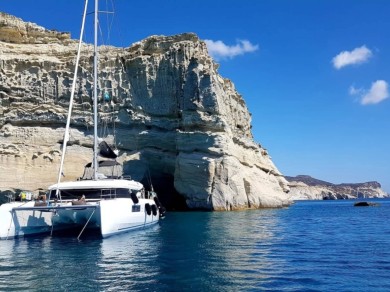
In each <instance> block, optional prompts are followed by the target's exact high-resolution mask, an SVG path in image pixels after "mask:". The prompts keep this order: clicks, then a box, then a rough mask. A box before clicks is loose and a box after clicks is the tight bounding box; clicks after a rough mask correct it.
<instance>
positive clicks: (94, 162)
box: [93, 0, 98, 180]
mask: <svg viewBox="0 0 390 292" xmlns="http://www.w3.org/2000/svg"><path fill="white" fill-rule="evenodd" d="M94 24H95V26H94V33H95V41H94V49H93V53H94V56H93V118H94V120H93V129H94V130H93V137H94V143H93V179H94V180H97V169H98V163H97V147H98V137H97V105H98V96H97V76H98V73H97V64H98V49H97V45H98V43H97V41H98V40H97V37H98V35H97V30H98V0H95V21H94Z"/></svg>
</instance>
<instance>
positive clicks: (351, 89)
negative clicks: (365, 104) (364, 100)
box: [349, 85, 364, 95]
mask: <svg viewBox="0 0 390 292" xmlns="http://www.w3.org/2000/svg"><path fill="white" fill-rule="evenodd" d="M363 92H364V89H363V88H356V87H355V86H354V85H351V86H350V87H349V94H350V95H357V94H363Z"/></svg>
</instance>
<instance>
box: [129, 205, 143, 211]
mask: <svg viewBox="0 0 390 292" xmlns="http://www.w3.org/2000/svg"><path fill="white" fill-rule="evenodd" d="M131 211H132V212H141V206H140V205H133V206H132V207H131Z"/></svg>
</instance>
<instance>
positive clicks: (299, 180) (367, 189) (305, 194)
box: [286, 175, 389, 200]
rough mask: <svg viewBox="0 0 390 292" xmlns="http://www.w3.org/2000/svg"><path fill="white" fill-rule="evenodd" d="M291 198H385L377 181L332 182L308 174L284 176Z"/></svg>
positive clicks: (386, 195)
mask: <svg viewBox="0 0 390 292" xmlns="http://www.w3.org/2000/svg"><path fill="white" fill-rule="evenodd" d="M286 179H287V180H288V181H289V186H290V196H291V197H290V198H291V199H292V200H338V199H356V198H386V197H389V194H387V193H386V192H384V191H383V190H382V188H381V185H380V183H378V182H365V183H354V184H348V183H343V184H332V183H330V182H326V181H322V180H318V179H315V178H312V177H311V176H308V175H298V176H296V177H290V176H286Z"/></svg>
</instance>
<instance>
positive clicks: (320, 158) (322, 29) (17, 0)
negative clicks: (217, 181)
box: [0, 0, 390, 192]
mask: <svg viewBox="0 0 390 292" xmlns="http://www.w3.org/2000/svg"><path fill="white" fill-rule="evenodd" d="M100 2H101V3H102V4H103V3H106V2H108V3H109V5H110V6H111V0H109V1H106V0H104V1H103V0H101V1H100ZM83 4H84V1H82V0H55V1H48V0H34V1H31V0H2V1H1V2H0V11H3V12H8V13H11V14H13V15H15V16H17V17H20V18H22V19H24V20H26V21H32V22H35V23H38V24H39V25H42V26H44V27H46V28H49V29H57V30H61V31H70V32H71V33H72V37H73V38H77V37H78V34H79V27H80V21H81V13H82V7H83ZM114 6H115V12H116V14H115V18H114V21H113V25H114V28H116V30H112V32H111V40H110V44H113V45H118V46H128V45H130V44H132V43H134V42H136V41H138V40H141V39H143V38H145V37H147V36H150V35H156V34H157V35H172V34H177V33H183V32H194V33H196V34H198V35H199V37H200V38H201V39H204V40H209V41H208V46H209V50H210V52H212V53H213V55H214V57H215V58H216V59H217V60H218V63H220V70H219V72H220V74H221V75H222V76H223V77H226V78H229V79H231V80H232V81H233V82H234V84H235V86H236V88H237V90H238V91H239V93H240V94H242V95H243V97H244V99H245V101H246V103H247V105H248V108H249V111H250V112H251V113H252V117H253V121H252V124H253V134H254V137H255V140H256V141H257V142H259V143H261V144H262V145H263V146H264V147H265V148H267V149H268V151H269V153H270V155H271V157H272V159H273V161H274V163H275V164H276V166H277V167H278V168H279V170H280V171H281V172H282V173H283V174H285V175H292V176H294V175H298V174H308V175H311V176H313V177H316V178H318V179H322V180H326V181H330V182H333V183H342V182H365V181H371V180H376V181H379V182H380V183H381V184H382V186H383V188H384V189H385V190H386V191H387V192H390V135H389V129H390V98H389V88H388V84H389V82H390V66H389V64H390V38H389V35H390V34H389V33H390V17H389V15H390V1H387V0H370V1H368V0H365V1H360V0H353V1H352V0H338V1H335V0H306V1H304V0H296V1H289V0H285V1H282V0H269V1H263V0H257V1H256V0H240V1H232V0H231V1H229V0H198V1H193V0H181V1H174V0H164V1H161V0H149V1H131V0H115V1H114ZM102 23H103V21H102Z"/></svg>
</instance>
